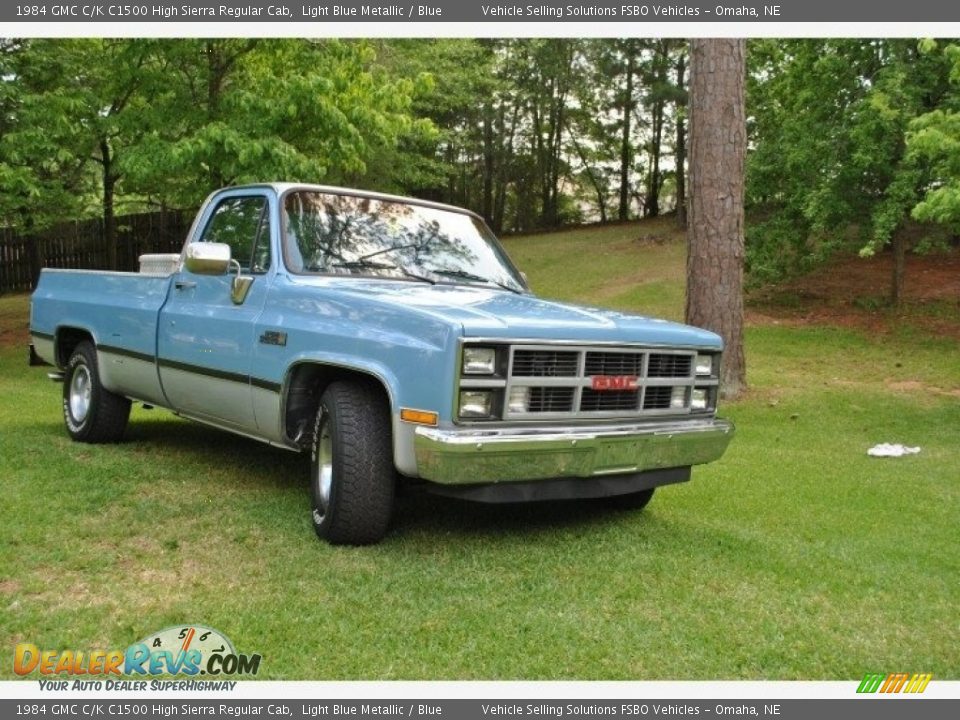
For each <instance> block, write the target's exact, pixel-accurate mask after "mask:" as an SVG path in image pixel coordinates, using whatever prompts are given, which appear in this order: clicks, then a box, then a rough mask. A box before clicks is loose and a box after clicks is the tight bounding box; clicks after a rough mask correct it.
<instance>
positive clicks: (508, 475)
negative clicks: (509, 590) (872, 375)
mask: <svg viewBox="0 0 960 720" xmlns="http://www.w3.org/2000/svg"><path fill="white" fill-rule="evenodd" d="M30 332H31V339H32V348H31V358H32V359H33V360H34V361H35V362H38V363H39V362H45V363H48V364H50V365H55V366H56V368H57V371H56V372H54V373H51V376H53V377H54V378H55V379H60V380H62V382H63V417H64V421H65V423H66V426H67V431H68V432H69V434H70V435H71V437H72V438H73V439H74V440H78V441H81V442H117V441H119V440H120V439H121V438H122V437H123V434H124V430H125V428H126V425H127V420H128V417H129V414H130V404H131V402H140V403H144V404H145V405H149V406H160V407H165V408H169V409H170V410H172V411H173V412H175V413H176V414H178V415H181V416H183V417H186V418H190V419H192V420H196V421H199V422H202V423H206V424H209V425H213V426H215V427H218V428H221V429H223V430H228V431H230V432H234V433H238V434H240V435H245V436H248V437H251V438H255V439H257V440H261V441H264V442H267V443H269V444H271V445H275V446H277V447H281V448H286V449H288V450H294V451H309V453H310V456H311V470H310V486H311V498H312V518H313V523H314V526H315V528H316V531H317V534H318V535H319V536H320V537H321V538H324V539H326V540H328V541H329V542H331V543H336V544H364V543H372V542H376V541H378V540H380V539H381V538H382V537H383V535H384V534H385V532H386V531H387V528H388V524H389V521H390V515H391V511H392V508H393V504H394V491H395V487H396V484H397V482H398V479H399V480H404V481H408V482H416V483H420V484H422V485H423V486H424V487H425V488H427V489H428V490H431V491H433V492H437V493H442V494H444V495H449V496H455V497H460V498H465V499H472V500H477V501H481V502H516V501H530V500H550V499H573V498H615V499H616V502H618V503H620V504H623V505H627V506H630V507H637V508H639V507H643V506H644V505H646V503H647V502H648V501H649V500H650V497H651V495H652V494H653V491H654V488H656V487H658V486H660V485H666V484H669V483H676V482H682V481H685V480H688V479H689V478H690V468H691V466H692V465H697V464H700V463H706V462H710V461H712V460H716V459H717V458H719V457H720V456H721V455H722V454H723V452H724V450H725V449H726V447H727V445H728V443H729V442H730V439H731V437H732V436H733V426H732V425H731V423H729V422H727V421H724V420H721V419H718V418H717V417H716V403H717V397H718V378H719V368H720V353H721V349H722V345H721V341H720V338H719V337H717V336H716V335H715V334H713V333H710V332H706V331H704V330H699V329H697V328H693V327H688V326H685V325H678V324H675V323H671V322H666V321H663V320H656V319H650V318H644V317H637V316H631V315H624V314H621V313H617V312H612V311H606V310H598V309H594V308H586V307H578V306H574V305H567V304H563V303H557V302H549V301H546V300H541V299H538V298H536V297H535V296H534V295H533V294H531V292H530V290H529V289H528V287H527V285H526V281H525V279H524V276H523V274H522V273H520V272H519V271H518V270H517V268H516V267H514V265H513V264H512V263H511V261H510V259H509V258H508V257H507V255H506V253H505V252H504V250H503V248H502V247H501V246H500V244H499V243H498V242H497V240H496V238H495V237H494V236H493V234H492V233H491V232H490V230H489V229H488V228H487V226H486V225H485V224H484V222H483V221H482V220H481V219H480V218H479V217H478V216H477V215H475V214H473V213H471V212H469V211H466V210H462V209H459V208H455V207H449V206H446V205H440V204H437V203H432V202H426V201H422V200H416V199H412V198H402V197H394V196H389V195H382V194H376V193H369V192H363V191H358V190H347V189H343V188H335V187H322V186H314V185H300V184H279V183H277V184H263V185H248V186H244V187H233V188H228V189H224V190H220V191H217V192H215V193H213V194H212V195H211V196H210V197H209V198H208V199H207V201H206V202H205V203H204V206H203V207H202V208H201V210H200V212H199V213H198V215H197V218H196V220H195V221H194V224H193V227H192V228H191V230H190V233H189V235H188V237H187V240H186V243H185V244H184V248H183V252H182V253H181V254H180V255H161V256H156V255H154V256H143V257H141V268H140V272H139V273H122V272H98V271H86V270H50V269H48V270H44V271H43V272H42V273H41V275H40V281H39V284H38V286H37V289H36V291H35V292H34V294H33V299H32V305H31V318H30Z"/></svg>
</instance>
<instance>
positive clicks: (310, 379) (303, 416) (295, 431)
mask: <svg viewBox="0 0 960 720" xmlns="http://www.w3.org/2000/svg"><path fill="white" fill-rule="evenodd" d="M342 380H353V381H356V382H362V383H366V384H368V385H370V386H372V387H375V388H377V390H379V391H380V392H381V393H383V397H384V398H386V400H387V404H388V405H389V404H390V393H389V392H387V387H386V385H385V384H384V383H383V381H382V380H380V378H378V377H375V376H374V375H370V374H369V373H365V372H361V371H358V370H351V369H349V368H342V367H337V366H335V365H320V364H315V363H302V364H300V365H297V366H296V367H294V368H293V369H292V370H291V371H290V377H289V380H288V382H287V383H286V396H285V397H284V401H285V402H284V417H283V434H284V435H285V436H286V438H287V439H288V440H290V441H293V442H296V443H297V444H300V445H303V444H304V442H309V433H310V430H311V428H312V421H313V418H314V416H315V415H316V413H317V408H318V407H319V405H320V396H321V395H323V391H324V390H326V388H327V385H329V384H330V383H332V382H336V381H342Z"/></svg>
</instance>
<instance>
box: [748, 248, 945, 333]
mask: <svg viewBox="0 0 960 720" xmlns="http://www.w3.org/2000/svg"><path fill="white" fill-rule="evenodd" d="M892 275H893V256H892V254H891V253H882V254H880V255H878V256H876V257H873V258H860V257H855V256H854V257H843V258H839V259H837V260H836V261H834V262H832V263H831V264H830V265H827V266H824V267H822V268H819V269H817V270H816V271H814V272H812V273H810V274H808V275H805V276H803V277H800V278H797V279H795V280H791V281H788V282H785V283H781V284H779V285H776V286H773V287H768V288H764V289H763V290H760V291H757V292H754V293H751V294H750V295H749V296H748V300H747V302H748V311H747V321H748V322H750V323H754V324H780V323H783V324H787V325H838V326H841V327H853V328H858V329H865V330H868V331H871V332H874V333H880V334H885V333H889V332H891V331H892V330H895V329H896V328H897V327H899V326H901V325H905V324H909V325H911V326H914V327H919V328H922V329H924V330H926V331H929V332H930V333H932V334H935V335H945V336H948V337H953V338H957V339H960V250H953V251H951V252H947V253H937V254H931V255H908V256H907V261H906V272H905V273H904V293H903V295H904V297H903V301H902V304H901V306H900V307H898V308H894V307H891V306H890V305H889V303H888V297H889V294H890V284H891V277H892Z"/></svg>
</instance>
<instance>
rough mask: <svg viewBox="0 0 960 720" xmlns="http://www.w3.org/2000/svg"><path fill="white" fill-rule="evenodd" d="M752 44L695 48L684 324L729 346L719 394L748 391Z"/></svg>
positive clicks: (709, 43) (698, 43)
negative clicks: (747, 103) (746, 209)
mask: <svg viewBox="0 0 960 720" xmlns="http://www.w3.org/2000/svg"><path fill="white" fill-rule="evenodd" d="M745 54H746V42H745V41H744V40H737V39H727V38H723V39H695V40H692V41H691V45H690V60H691V61H690V101H689V104H690V212H689V218H688V219H689V225H688V230H687V240H688V244H689V253H688V255H687V306H686V319H687V322H688V323H690V324H691V325H697V326H699V327H703V328H706V329H708V330H712V331H714V332H716V333H718V334H719V335H720V336H721V337H722V338H723V342H724V348H725V349H724V355H723V363H722V374H721V378H720V379H721V387H722V393H723V396H724V397H727V398H734V397H737V396H738V395H739V394H740V392H741V391H742V390H743V389H744V388H745V387H746V363H745V361H744V354H743V193H744V156H745V152H746V125H745V119H744V118H745V111H744V84H745V74H746V71H745V66H746V63H745Z"/></svg>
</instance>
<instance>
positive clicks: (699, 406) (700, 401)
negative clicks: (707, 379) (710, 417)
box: [690, 388, 708, 410]
mask: <svg viewBox="0 0 960 720" xmlns="http://www.w3.org/2000/svg"><path fill="white" fill-rule="evenodd" d="M707 398H708V395H707V391H706V390H704V389H703V388H696V389H694V391H693V395H691V396H690V409H691V410H706V409H707Z"/></svg>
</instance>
